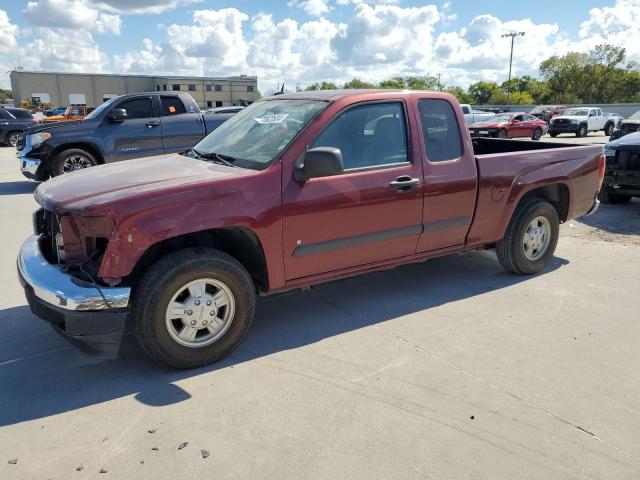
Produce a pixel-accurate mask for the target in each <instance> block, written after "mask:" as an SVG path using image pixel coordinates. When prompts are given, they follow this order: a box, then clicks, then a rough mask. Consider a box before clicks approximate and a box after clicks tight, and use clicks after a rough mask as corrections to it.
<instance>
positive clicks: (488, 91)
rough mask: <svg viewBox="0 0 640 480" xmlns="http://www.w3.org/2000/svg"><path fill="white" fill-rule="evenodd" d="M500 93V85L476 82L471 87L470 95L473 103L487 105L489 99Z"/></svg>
mask: <svg viewBox="0 0 640 480" xmlns="http://www.w3.org/2000/svg"><path fill="white" fill-rule="evenodd" d="M497 92H498V84H497V83H495V82H482V81H480V82H476V83H474V84H472V85H471V86H470V87H469V95H471V98H472V99H473V102H472V103H475V104H477V105H484V104H486V103H487V102H488V101H489V99H490V98H491V97H492V96H493V95H494V94H495V93H497Z"/></svg>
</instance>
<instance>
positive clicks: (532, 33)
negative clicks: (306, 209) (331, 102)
mask: <svg viewBox="0 0 640 480" xmlns="http://www.w3.org/2000/svg"><path fill="white" fill-rule="evenodd" d="M638 25H640V0H600V1H593V0H553V1H549V0H537V1H536V2H522V1H518V0H509V1H507V0H491V1H483V0H475V1H474V0H440V1H431V2H430V1H417V0H282V1H268V2H267V1H255V0H235V1H219V0H31V1H28V0H25V1H20V0H0V88H9V75H8V73H6V72H8V71H10V70H11V69H13V68H15V67H17V66H20V67H22V68H24V69H25V70H50V71H63V72H64V71H74V72H85V73H92V72H93V73H99V72H106V73H141V74H149V75H154V74H157V75H170V74H174V75H194V76H200V75H210V76H226V75H237V74H247V75H257V76H258V86H259V88H260V90H261V91H262V92H263V93H271V92H273V91H274V90H275V88H276V85H277V84H279V83H281V82H284V83H285V85H286V87H287V89H295V87H296V86H300V87H305V86H307V85H309V84H311V83H314V82H317V81H323V80H328V81H333V82H334V83H337V84H338V85H339V84H340V83H341V82H345V81H347V80H350V79H351V78H354V77H357V78H360V79H362V80H366V81H371V82H376V81H380V80H383V79H385V78H389V77H392V76H399V75H436V74H440V75H441V79H442V81H443V82H444V83H445V84H447V85H458V86H462V87H467V86H468V85H469V84H471V83H473V82H476V81H478V80H486V81H497V82H502V81H504V80H506V78H507V75H508V67H509V49H510V41H509V40H508V39H506V38H502V37H501V34H503V33H507V32H512V31H518V32H520V31H522V32H525V35H524V36H522V37H518V38H517V39H516V43H515V50H514V58H513V74H514V76H515V75H525V74H527V75H533V76H536V75H537V73H538V67H539V65H540V62H541V61H542V60H544V59H546V58H548V57H550V56H552V55H562V54H564V53H567V52H569V51H588V50H589V49H590V48H593V47H594V46H595V45H597V44H599V43H605V42H606V43H611V44H614V45H618V46H621V47H625V48H626V49H627V53H628V55H629V57H630V58H631V59H635V60H637V61H640V29H638V28H637V26H638Z"/></svg>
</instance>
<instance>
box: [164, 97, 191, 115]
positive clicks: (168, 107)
mask: <svg viewBox="0 0 640 480" xmlns="http://www.w3.org/2000/svg"><path fill="white" fill-rule="evenodd" d="M160 102H161V103H162V115H179V114H181V113H185V112H186V111H187V110H186V109H185V108H184V104H183V103H182V100H180V99H179V98H178V97H161V98H160Z"/></svg>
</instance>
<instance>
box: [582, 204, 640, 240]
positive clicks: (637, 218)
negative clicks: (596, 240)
mask: <svg viewBox="0 0 640 480" xmlns="http://www.w3.org/2000/svg"><path fill="white" fill-rule="evenodd" d="M578 221H579V222H580V223H583V224H585V225H589V226H590V227H594V228H598V229H600V230H604V231H606V232H609V233H616V234H621V235H640V198H634V199H632V200H631V201H630V202H628V203H619V204H614V205H605V204H601V205H600V208H598V210H597V211H596V213H594V214H593V215H590V216H588V217H581V218H580V219H578Z"/></svg>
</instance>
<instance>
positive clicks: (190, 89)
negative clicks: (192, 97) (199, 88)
mask: <svg viewBox="0 0 640 480" xmlns="http://www.w3.org/2000/svg"><path fill="white" fill-rule="evenodd" d="M189 91H190V92H195V91H196V84H195V83H190V84H189Z"/></svg>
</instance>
